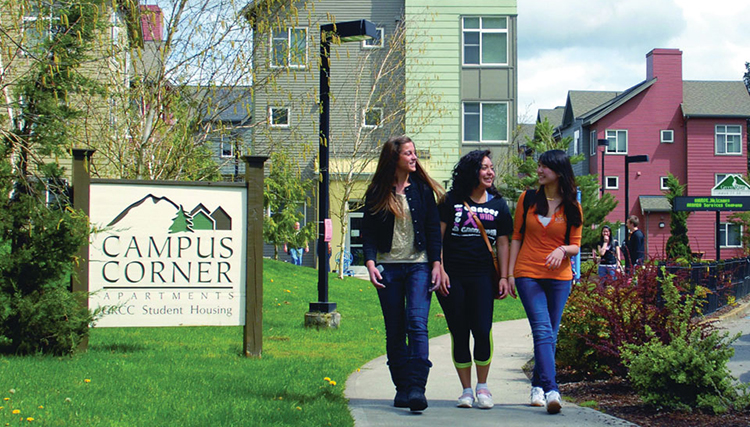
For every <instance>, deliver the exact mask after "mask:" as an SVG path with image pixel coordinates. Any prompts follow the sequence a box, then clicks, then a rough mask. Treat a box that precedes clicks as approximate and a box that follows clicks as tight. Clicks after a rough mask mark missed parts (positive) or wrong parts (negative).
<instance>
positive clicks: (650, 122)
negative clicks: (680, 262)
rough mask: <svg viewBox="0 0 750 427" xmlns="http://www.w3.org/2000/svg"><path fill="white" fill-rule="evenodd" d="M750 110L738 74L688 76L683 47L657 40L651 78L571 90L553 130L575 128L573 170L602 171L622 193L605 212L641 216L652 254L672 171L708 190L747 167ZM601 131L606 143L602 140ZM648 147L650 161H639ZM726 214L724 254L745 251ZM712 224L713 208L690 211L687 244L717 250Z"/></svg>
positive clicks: (699, 190)
mask: <svg viewBox="0 0 750 427" xmlns="http://www.w3.org/2000/svg"><path fill="white" fill-rule="evenodd" d="M550 111H554V110H550ZM550 114H552V113H551V112H550ZM544 115H545V113H544V112H542V111H540V117H543V116H544ZM748 119H750V95H749V94H748V90H747V88H746V87H745V85H744V83H743V82H742V81H741V80H738V81H684V80H683V79H682V52H681V51H680V50H677V49H654V50H652V51H651V52H649V53H648V54H647V55H646V80H644V81H643V82H641V83H639V84H637V85H636V86H633V87H631V88H629V89H627V90H625V91H622V92H584V91H570V92H569V93H568V100H567V103H566V105H565V108H564V110H563V114H562V123H560V124H559V126H558V127H557V131H558V132H559V135H560V136H561V137H566V136H570V137H572V138H573V143H572V144H571V148H570V152H571V154H578V153H583V154H584V155H585V156H586V161H584V162H581V163H579V164H578V165H576V167H577V170H576V173H577V174H585V173H591V174H600V176H601V175H603V176H604V188H605V191H606V192H608V193H611V194H612V195H614V197H615V198H616V199H617V200H618V201H619V204H618V206H617V208H615V210H614V211H613V212H612V213H611V214H610V215H609V217H608V218H607V219H608V220H609V221H611V222H615V221H621V222H623V223H624V221H625V218H626V217H627V216H628V215H637V216H638V217H640V220H641V226H640V229H641V230H642V231H643V233H644V234H645V235H646V252H647V255H648V256H649V257H663V256H664V254H665V250H664V248H665V244H666V241H667V239H668V238H669V235H670V229H669V219H670V210H671V207H670V205H669V203H668V202H667V200H666V198H665V197H664V193H663V191H664V190H665V189H666V185H665V181H666V177H667V175H668V174H669V173H670V172H671V173H672V174H673V175H675V176H676V177H677V178H678V179H679V181H680V183H681V184H683V185H687V192H686V194H685V195H689V196H710V195H711V188H712V187H714V186H715V185H716V184H717V183H718V182H719V180H720V179H723V178H724V177H725V176H726V175H727V174H740V175H745V174H747V172H748V154H747V140H748V139H747V131H748V126H747V124H748ZM601 139H606V140H608V143H607V144H608V145H603V146H598V145H597V140H601ZM605 150H606V154H604V171H603V172H602V161H601V159H602V155H603V154H602V153H603V152H604V151H605ZM642 155H647V156H648V161H647V162H643V163H640V162H639V163H636V162H634V161H636V160H639V157H635V156H642ZM626 160H630V161H631V162H629V165H628V166H629V174H628V175H629V176H625V169H626V164H625V163H626ZM626 188H629V192H628V193H629V195H628V196H627V197H626V194H625V190H626ZM626 198H627V199H628V205H629V206H627V207H626V206H625V199H626ZM729 215H730V213H729V212H725V213H722V214H721V225H720V227H721V230H722V231H721V234H720V241H721V257H722V258H730V257H734V256H739V255H741V254H742V247H741V246H742V243H741V239H740V235H741V229H740V227H739V226H735V225H731V224H728V223H726V219H727V217H728V216H729ZM715 226H716V214H715V213H714V212H694V213H692V214H691V215H690V217H689V220H688V235H689V237H690V246H691V248H692V250H693V251H694V252H697V253H702V254H703V256H704V258H705V259H714V258H715V256H716V250H715V247H716V237H715V234H716V233H715ZM620 235H621V236H622V230H621V232H620Z"/></svg>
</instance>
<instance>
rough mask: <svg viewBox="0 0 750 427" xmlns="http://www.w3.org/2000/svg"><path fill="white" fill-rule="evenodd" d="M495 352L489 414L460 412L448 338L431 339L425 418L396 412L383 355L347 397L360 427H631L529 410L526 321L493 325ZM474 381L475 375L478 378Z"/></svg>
mask: <svg viewBox="0 0 750 427" xmlns="http://www.w3.org/2000/svg"><path fill="white" fill-rule="evenodd" d="M492 330H493V338H494V344H495V351H494V355H493V360H492V368H491V369H490V377H489V380H488V381H487V383H488V385H489V386H490V390H491V391H492V395H493V400H494V401H495V407H494V408H492V409H489V410H482V409H477V408H457V407H456V399H458V396H459V395H460V394H461V386H460V384H459V381H458V376H457V375H456V370H455V369H454V367H453V362H452V361H451V341H450V336H449V335H448V334H445V335H442V336H439V337H437V338H433V339H431V340H430V360H431V361H432V363H433V367H432V369H431V371H430V377H429V379H428V382H427V393H426V395H427V401H428V402H429V407H428V408H427V409H426V410H425V411H424V412H422V413H411V412H410V411H409V409H408V408H406V409H401V408H394V407H393V397H394V395H395V393H396V391H395V388H394V387H393V383H392V382H391V377H390V373H389V372H388V367H387V366H386V359H385V356H382V357H379V358H377V359H375V360H372V361H370V362H369V363H367V364H366V365H365V366H363V367H362V369H361V370H360V372H355V373H354V374H352V375H351V376H350V377H349V379H348V380H347V382H346V392H345V395H346V397H347V398H348V399H349V409H350V410H351V412H352V416H353V417H354V423H355V425H356V426H357V427H376V426H388V427H390V426H396V425H398V426H430V427H440V426H450V427H454V426H466V427H475V426H496V425H503V426H509V427H514V426H518V427H534V426H544V425H552V424H554V425H555V426H556V427H564V426H570V427H573V426H575V427H586V426H633V425H634V424H632V423H630V422H627V421H624V420H621V419H618V418H614V417H611V416H609V415H606V414H602V413H601V412H598V411H595V410H593V409H589V408H581V407H579V406H575V405H573V404H572V403H569V402H563V409H562V412H560V414H557V415H549V414H547V411H546V410H545V409H544V408H534V407H531V406H529V392H530V390H531V384H530V382H529V380H528V379H527V378H526V375H524V373H523V371H522V370H521V367H522V366H523V365H524V364H525V363H526V362H527V361H528V360H529V359H531V357H532V356H533V344H532V338H531V329H530V328H529V322H528V321H527V320H526V319H520V320H512V321H508V322H498V323H495V324H494V326H493V328H492ZM474 382H476V375H475V376H474Z"/></svg>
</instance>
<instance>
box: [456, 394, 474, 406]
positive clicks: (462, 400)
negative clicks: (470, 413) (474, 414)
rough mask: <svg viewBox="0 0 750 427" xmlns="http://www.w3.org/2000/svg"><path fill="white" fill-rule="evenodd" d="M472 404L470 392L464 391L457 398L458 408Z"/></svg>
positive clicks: (472, 396)
mask: <svg viewBox="0 0 750 427" xmlns="http://www.w3.org/2000/svg"><path fill="white" fill-rule="evenodd" d="M472 406H474V395H473V394H471V393H464V394H462V395H461V397H459V398H458V407H459V408H471V407H472Z"/></svg>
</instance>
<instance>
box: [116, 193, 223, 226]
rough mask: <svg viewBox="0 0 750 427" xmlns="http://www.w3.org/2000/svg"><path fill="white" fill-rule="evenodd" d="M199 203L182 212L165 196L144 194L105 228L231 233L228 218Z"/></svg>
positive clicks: (179, 207) (221, 211) (218, 211)
mask: <svg viewBox="0 0 750 427" xmlns="http://www.w3.org/2000/svg"><path fill="white" fill-rule="evenodd" d="M209 212H210V211H209V210H208V209H207V208H206V207H205V206H204V205H203V204H202V203H198V205H197V206H196V207H195V208H193V209H192V210H190V211H188V210H186V209H185V208H184V207H183V205H180V204H177V203H175V202H174V201H172V200H170V199H169V198H168V197H158V196H155V195H153V194H148V195H147V196H145V197H143V198H142V199H140V200H138V201H137V202H135V203H132V204H130V205H129V206H128V207H127V208H125V209H123V211H122V212H120V213H119V214H118V215H117V216H116V217H115V219H113V220H112V221H111V222H110V223H109V224H108V225H107V227H112V226H115V225H116V226H117V228H118V229H139V228H144V227H148V228H149V229H151V230H166V231H167V232H169V233H170V234H172V233H182V232H188V233H192V232H195V231H203V230H231V229H232V218H231V217H230V216H229V215H228V214H227V213H226V211H224V209H222V208H221V206H219V207H218V208H216V209H215V210H214V211H213V212H210V213H209Z"/></svg>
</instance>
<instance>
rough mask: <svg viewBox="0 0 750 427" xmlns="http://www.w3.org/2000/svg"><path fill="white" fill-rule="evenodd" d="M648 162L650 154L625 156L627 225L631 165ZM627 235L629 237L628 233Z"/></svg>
mask: <svg viewBox="0 0 750 427" xmlns="http://www.w3.org/2000/svg"><path fill="white" fill-rule="evenodd" d="M646 162H648V154H641V155H639V156H625V223H627V222H628V216H629V215H628V211H629V210H630V204H629V200H628V199H629V197H630V164H631V163H646ZM626 230H627V228H626ZM625 233H626V235H627V231H626V232H625Z"/></svg>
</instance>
